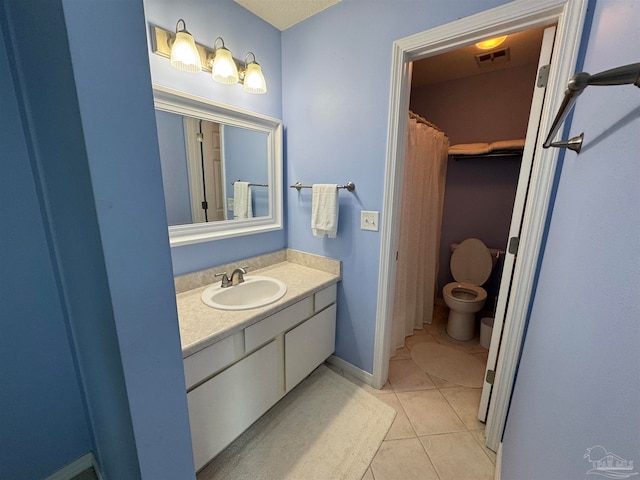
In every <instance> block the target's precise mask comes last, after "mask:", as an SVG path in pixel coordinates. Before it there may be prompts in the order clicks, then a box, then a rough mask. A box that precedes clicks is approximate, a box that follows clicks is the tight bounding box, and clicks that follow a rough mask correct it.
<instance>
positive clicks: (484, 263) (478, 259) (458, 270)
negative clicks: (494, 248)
mask: <svg viewBox="0 0 640 480" xmlns="http://www.w3.org/2000/svg"><path fill="white" fill-rule="evenodd" d="M492 269H493V261H492V259H491V253H490V252H489V249H488V248H487V246H486V245H485V244H484V243H482V241H481V240H478V239H477V238H467V239H466V240H465V241H463V242H462V243H461V244H460V245H459V246H458V248H456V249H455V250H454V251H453V253H452V254H451V274H452V275H453V278H454V279H455V280H456V282H466V283H471V284H472V285H478V286H480V285H482V284H483V283H484V282H486V281H487V280H488V279H489V275H491V270H492Z"/></svg>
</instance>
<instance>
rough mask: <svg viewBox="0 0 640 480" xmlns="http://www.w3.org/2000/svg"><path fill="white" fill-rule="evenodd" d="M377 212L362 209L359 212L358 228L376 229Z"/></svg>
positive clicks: (375, 230)
mask: <svg viewBox="0 0 640 480" xmlns="http://www.w3.org/2000/svg"><path fill="white" fill-rule="evenodd" d="M378 217H379V212H369V211H366V210H362V211H361V212H360V229H361V230H372V231H374V232H377V231H378Z"/></svg>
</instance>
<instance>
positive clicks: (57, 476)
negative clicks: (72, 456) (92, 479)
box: [45, 452, 102, 480]
mask: <svg viewBox="0 0 640 480" xmlns="http://www.w3.org/2000/svg"><path fill="white" fill-rule="evenodd" d="M91 467H93V469H94V470H95V472H96V475H97V477H98V480H102V475H100V469H99V468H98V464H97V463H96V459H95V457H94V456H93V453H91V452H89V453H87V454H86V455H83V456H82V457H80V458H78V459H76V460H74V461H73V462H71V463H70V464H68V465H66V466H65V467H63V468H61V469H60V470H58V471H57V472H55V473H54V474H52V475H50V476H48V477H47V478H46V479H45V480H71V479H72V478H73V477H75V476H77V475H80V474H81V473H82V472H84V471H85V470H88V469H89V468H91Z"/></svg>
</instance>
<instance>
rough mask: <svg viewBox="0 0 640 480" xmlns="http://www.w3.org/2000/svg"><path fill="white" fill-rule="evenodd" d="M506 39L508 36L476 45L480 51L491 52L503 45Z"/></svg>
mask: <svg viewBox="0 0 640 480" xmlns="http://www.w3.org/2000/svg"><path fill="white" fill-rule="evenodd" d="M506 39H507V35H504V36H502V37H496V38H490V39H489V40H485V41H484V42H478V43H476V47H478V48H479V49H480V50H491V49H492V48H495V47H497V46H498V45H501V44H502V42H504V41H505V40H506Z"/></svg>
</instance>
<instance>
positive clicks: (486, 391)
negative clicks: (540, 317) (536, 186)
mask: <svg viewBox="0 0 640 480" xmlns="http://www.w3.org/2000/svg"><path fill="white" fill-rule="evenodd" d="M555 34H556V27H548V28H546V29H545V31H544V36H543V37H542V47H541V49H540V59H539V61H538V78H536V86H535V91H534V93H533V100H532V102H531V109H530V111H529V123H528V126H527V136H526V140H525V147H524V151H523V153H522V166H521V167H520V176H519V178H518V187H517V190H516V198H515V202H514V205H513V213H512V216H511V227H510V228H509V238H508V240H507V248H506V250H507V254H506V256H505V258H504V268H503V270H502V278H501V282H500V291H499V292H498V304H497V306H496V314H495V320H494V323H493V333H492V335H491V346H490V348H489V357H488V359H487V366H486V369H485V376H484V385H483V387H482V397H481V398H480V406H479V408H478V420H480V421H481V422H485V421H486V420H487V412H488V411H489V401H490V400H491V392H492V390H493V376H494V374H495V368H496V363H497V360H498V354H499V353H500V344H501V340H502V331H503V328H504V324H505V322H508V321H509V319H508V318H506V319H505V312H506V311H507V305H508V302H509V292H510V290H511V278H512V275H513V268H514V266H515V262H516V252H517V239H518V238H519V236H520V228H521V226H522V217H523V215H524V209H525V204H526V200H527V190H528V186H529V179H530V177H531V168H532V166H533V158H534V155H535V153H536V151H535V149H536V144H537V143H539V142H538V141H537V139H538V134H539V132H538V130H539V125H540V118H541V116H542V104H543V102H544V95H545V90H546V73H548V72H545V70H546V69H548V65H549V64H550V63H551V53H552V50H553V40H554V38H555ZM540 145H541V143H540ZM511 239H515V240H511Z"/></svg>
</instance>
